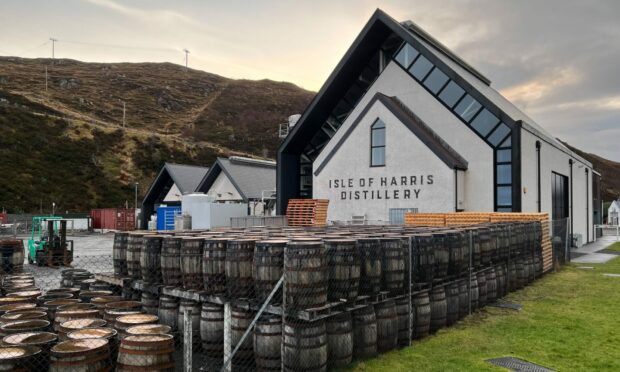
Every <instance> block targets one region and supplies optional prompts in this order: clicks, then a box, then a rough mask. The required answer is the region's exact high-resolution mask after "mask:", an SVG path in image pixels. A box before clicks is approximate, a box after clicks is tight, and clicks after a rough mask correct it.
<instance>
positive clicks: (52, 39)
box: [50, 37, 58, 64]
mask: <svg viewBox="0 0 620 372" xmlns="http://www.w3.org/2000/svg"><path fill="white" fill-rule="evenodd" d="M50 41H51V42H52V64H54V57H55V55H54V47H55V43H56V42H57V41H58V39H54V38H53V37H50Z"/></svg>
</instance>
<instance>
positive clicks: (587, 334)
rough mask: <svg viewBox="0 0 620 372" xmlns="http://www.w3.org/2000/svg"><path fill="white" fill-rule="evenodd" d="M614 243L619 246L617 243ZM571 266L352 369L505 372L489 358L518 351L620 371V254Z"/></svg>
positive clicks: (578, 366)
mask: <svg viewBox="0 0 620 372" xmlns="http://www.w3.org/2000/svg"><path fill="white" fill-rule="evenodd" d="M615 247H616V249H619V250H620V245H619V244H617V243H616V245H615ZM577 266H578V265H569V266H566V267H564V268H563V269H562V270H561V271H559V272H556V273H552V274H548V275H546V276H545V277H544V278H542V279H540V280H538V281H537V282H535V283H533V285H530V286H529V287H527V288H525V289H523V290H521V291H518V292H513V293H511V294H509V295H508V296H507V300H509V301H511V302H516V303H520V304H522V305H523V309H522V310H521V311H519V312H517V311H514V310H503V309H498V308H490V307H486V308H485V309H483V310H481V311H479V312H477V313H475V314H473V315H471V316H469V317H467V318H465V319H463V320H461V321H460V322H459V323H457V324H456V325H454V326H453V327H450V328H446V329H443V330H440V331H439V332H438V333H437V334H436V335H434V336H430V337H427V338H425V339H423V340H421V341H420V342H414V344H413V345H412V346H411V347H407V348H403V349H400V350H397V351H394V352H390V353H385V354H381V355H380V356H379V357H377V358H375V359H369V360H365V361H359V362H356V363H354V364H352V365H351V367H350V368H349V370H352V371H409V370H418V371H481V370H490V371H493V370H495V371H505V369H502V368H499V367H495V366H493V365H491V364H489V363H487V362H486V361H485V360H486V359H489V358H494V357H502V356H514V357H518V358H522V359H525V360H528V361H530V362H533V363H537V364H541V365H543V366H545V367H548V368H551V369H555V370H558V371H620V358H619V357H618V356H619V355H620V316H619V315H620V277H606V276H603V275H601V274H602V273H617V274H620V257H619V258H616V259H614V260H612V261H611V262H609V263H607V264H603V265H588V266H594V268H595V269H594V270H580V269H577Z"/></svg>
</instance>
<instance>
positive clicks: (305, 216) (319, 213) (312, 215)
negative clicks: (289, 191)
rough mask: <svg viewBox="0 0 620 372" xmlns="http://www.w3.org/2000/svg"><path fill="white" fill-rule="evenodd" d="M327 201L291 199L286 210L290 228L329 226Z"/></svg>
mask: <svg viewBox="0 0 620 372" xmlns="http://www.w3.org/2000/svg"><path fill="white" fill-rule="evenodd" d="M328 205H329V200H327V199H291V200H289V202H288V207H287V208H286V220H287V222H288V225H289V226H325V225H326V224H327V206H328Z"/></svg>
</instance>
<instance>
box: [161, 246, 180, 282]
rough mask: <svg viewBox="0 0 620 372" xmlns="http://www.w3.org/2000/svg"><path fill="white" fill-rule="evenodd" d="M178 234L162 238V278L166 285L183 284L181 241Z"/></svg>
mask: <svg viewBox="0 0 620 372" xmlns="http://www.w3.org/2000/svg"><path fill="white" fill-rule="evenodd" d="M182 242H183V239H182V238H180V237H177V236H165V237H163V238H162V240H161V278H162V283H164V285H169V286H174V287H178V286H181V284H182V282H181V243H182Z"/></svg>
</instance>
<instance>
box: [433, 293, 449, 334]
mask: <svg viewBox="0 0 620 372" xmlns="http://www.w3.org/2000/svg"><path fill="white" fill-rule="evenodd" d="M430 300H431V327H430V332H431V333H434V332H437V331H438V330H439V329H440V328H443V327H445V326H446V317H447V313H448V303H447V301H446V290H445V288H444V287H443V286H441V285H437V286H434V287H433V289H432V290H431V293H430Z"/></svg>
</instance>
